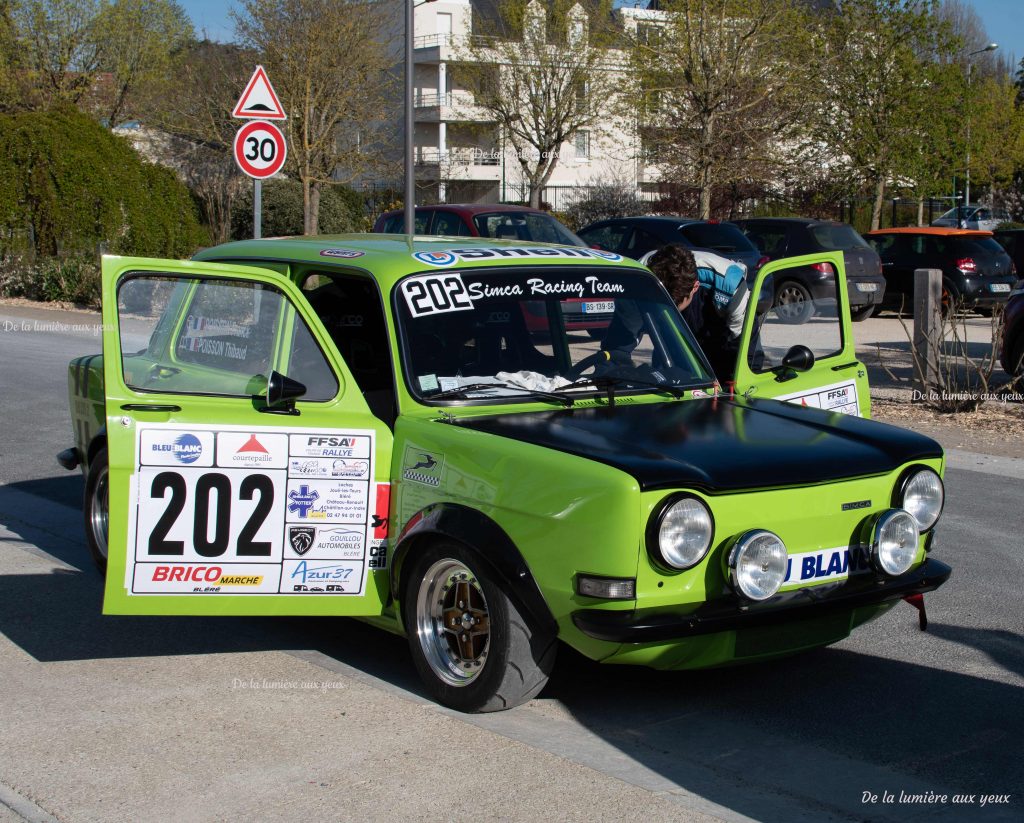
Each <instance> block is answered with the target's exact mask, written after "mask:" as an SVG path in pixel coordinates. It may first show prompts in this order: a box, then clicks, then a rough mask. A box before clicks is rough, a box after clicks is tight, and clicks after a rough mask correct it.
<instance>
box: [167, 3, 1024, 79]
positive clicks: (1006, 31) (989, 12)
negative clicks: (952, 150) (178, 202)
mask: <svg viewBox="0 0 1024 823" xmlns="http://www.w3.org/2000/svg"><path fill="white" fill-rule="evenodd" d="M966 2H967V3H968V5H972V6H974V10H975V11H976V12H978V16H979V17H981V20H982V22H983V23H984V24H985V28H986V29H987V30H988V35H989V37H990V38H991V39H992V40H994V41H995V42H997V43H998V44H999V50H1000V52H1002V53H1003V54H1004V55H1008V56H1011V57H1013V58H1015V59H1014V61H1013V62H1014V64H1016V62H1017V61H1018V60H1020V59H1021V57H1024V0H966ZM178 3H179V4H180V5H181V6H182V7H183V8H184V9H185V11H186V12H187V13H188V15H189V17H191V18H192V24H193V25H194V26H195V28H196V33H197V34H199V35H202V34H203V33H204V32H205V33H206V35H207V36H208V37H209V38H210V39H211V40H219V41H222V42H225V41H229V40H231V39H232V36H233V33H234V26H233V25H232V23H231V18H230V17H229V16H228V11H229V10H230V9H231V7H232V6H234V5H235V3H234V2H233V0H178Z"/></svg>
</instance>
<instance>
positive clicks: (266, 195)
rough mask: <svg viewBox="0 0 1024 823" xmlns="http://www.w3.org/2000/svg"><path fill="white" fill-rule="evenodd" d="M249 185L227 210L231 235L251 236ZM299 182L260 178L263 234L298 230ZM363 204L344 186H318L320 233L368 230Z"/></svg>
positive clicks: (238, 237)
mask: <svg viewBox="0 0 1024 823" xmlns="http://www.w3.org/2000/svg"><path fill="white" fill-rule="evenodd" d="M252 194H253V191H252V186H247V187H246V188H245V189H244V191H243V192H242V194H241V195H240V196H239V197H238V198H237V199H236V200H235V203H234V206H233V208H232V210H231V238H232V239H233V240H244V239H246V238H248V237H252ZM302 214H303V209H302V184H301V183H300V182H299V181H298V180H286V179H277V180H265V181H264V182H263V225H262V234H263V236H264V237H281V236H288V235H293V234H302V222H303V221H302ZM366 222H367V220H366V207H365V205H364V204H363V197H362V195H361V194H359V192H356V191H353V190H352V189H350V188H348V187H347V186H341V185H338V186H324V187H323V188H322V189H321V190H320V234H344V233H345V232H351V231H369V228H368V227H367V225H366Z"/></svg>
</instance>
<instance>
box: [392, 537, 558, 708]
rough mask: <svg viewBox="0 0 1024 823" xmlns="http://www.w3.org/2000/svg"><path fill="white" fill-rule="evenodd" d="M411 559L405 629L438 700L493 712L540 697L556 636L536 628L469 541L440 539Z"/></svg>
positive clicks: (418, 665) (417, 662)
mask: <svg viewBox="0 0 1024 823" xmlns="http://www.w3.org/2000/svg"><path fill="white" fill-rule="evenodd" d="M410 562H411V563H412V567H411V569H410V570H409V574H408V576H407V578H406V581H405V596H404V599H403V611H404V612H405V628H406V633H407V635H408V638H409V647H410V649H411V651H412V657H413V662H414V663H415V665H416V669H417V671H418V672H419V675H420V677H421V678H422V679H423V682H424V683H425V684H426V686H427V689H428V690H429V691H430V693H431V695H432V696H433V697H434V699H436V700H437V701H438V702H439V703H443V704H444V705H446V706H449V707H451V708H453V709H457V710H459V711H463V712H490V711H499V710H501V709H510V708H512V707H513V706H518V705H519V704H521V703H525V702H526V701H527V700H530V699H531V698H533V697H534V696H536V695H537V694H538V693H539V692H540V690H541V689H542V688H544V685H545V684H546V683H547V681H548V676H549V675H550V673H551V669H552V666H553V665H554V661H555V652H556V639H555V637H554V636H553V635H551V634H549V633H548V632H545V631H542V630H539V629H538V628H537V627H535V626H533V625H532V621H530V620H529V619H528V618H527V616H526V615H524V614H523V613H522V612H521V611H520V610H519V609H518V607H517V606H516V604H515V602H514V601H513V600H511V599H510V598H509V597H508V596H507V595H506V594H505V592H504V591H503V590H502V589H501V587H500V586H499V585H498V584H497V583H495V582H494V581H492V580H490V579H489V578H488V577H487V575H486V573H485V572H486V570H485V568H484V567H483V566H482V564H481V561H480V559H479V557H477V556H476V555H475V554H474V553H473V552H472V551H470V550H469V549H467V548H465V547H464V546H461V545H459V544H455V543H442V544H438V545H436V546H433V547H431V548H430V549H428V550H427V551H425V552H423V553H422V554H420V555H419V556H418V557H416V558H414V559H412V560H411V561H410Z"/></svg>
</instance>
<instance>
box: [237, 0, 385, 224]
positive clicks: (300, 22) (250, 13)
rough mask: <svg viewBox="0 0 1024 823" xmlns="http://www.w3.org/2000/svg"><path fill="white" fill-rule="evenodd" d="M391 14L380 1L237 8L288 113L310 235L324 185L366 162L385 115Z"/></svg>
mask: <svg viewBox="0 0 1024 823" xmlns="http://www.w3.org/2000/svg"><path fill="white" fill-rule="evenodd" d="M385 12H386V8H385V7H384V5H383V4H381V3H379V2H374V0H242V3H241V9H240V10H239V11H236V12H232V16H233V18H234V20H235V27H236V32H237V34H238V37H239V38H240V41H241V42H242V43H243V44H244V45H246V46H248V47H250V48H252V49H253V50H254V51H255V52H256V53H258V54H259V55H260V59H261V61H262V62H263V64H264V65H265V66H266V68H267V72H268V74H269V76H270V78H271V82H272V83H273V85H274V88H275V90H276V91H277V92H278V94H279V95H280V97H281V102H282V105H283V106H284V107H285V110H286V111H287V114H288V120H287V121H286V123H285V126H286V131H287V137H288V168H289V169H291V170H293V171H294V173H295V174H296V176H297V177H298V178H299V180H300V181H301V182H302V190H303V206H304V212H305V220H304V227H303V228H304V231H305V233H306V234H315V233H316V232H317V230H318V225H319V202H320V187H321V186H323V185H326V184H330V183H335V182H339V175H344V174H349V175H351V176H355V175H356V174H358V173H359V172H360V171H361V170H364V169H365V168H366V166H367V164H368V163H369V162H370V160H371V158H369V157H368V156H367V155H366V154H364V153H363V151H362V146H363V143H364V142H366V135H367V132H370V131H373V130H374V129H376V128H377V127H378V126H379V125H380V124H383V123H384V122H385V120H386V117H387V114H388V107H387V105H386V95H387V92H388V83H389V82H390V81H389V78H388V76H387V75H386V71H387V69H388V68H389V65H390V62H391V60H390V58H389V55H388V48H387V43H386V36H385V31H386V28H385V22H386V21H385V17H384V15H385ZM346 127H347V128H346ZM350 179H351V177H350Z"/></svg>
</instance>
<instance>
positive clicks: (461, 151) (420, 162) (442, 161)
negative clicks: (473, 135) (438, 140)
mask: <svg viewBox="0 0 1024 823" xmlns="http://www.w3.org/2000/svg"><path fill="white" fill-rule="evenodd" d="M414 160H415V162H416V166H417V168H418V169H420V170H421V171H423V172H425V173H427V174H430V173H431V172H433V173H434V174H436V175H437V177H438V179H440V180H488V181H492V180H499V179H500V178H501V153H500V152H499V151H498V149H496V148H495V149H487V148H481V147H478V146H453V147H452V148H450V149H448V150H446V151H441V150H440V149H438V148H436V147H433V146H417V147H416V151H415V155H414Z"/></svg>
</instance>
